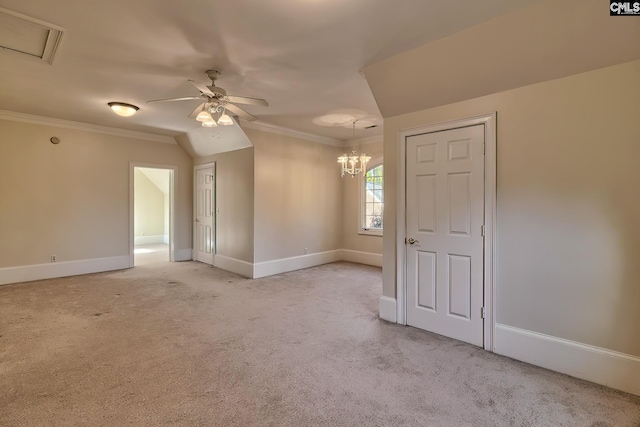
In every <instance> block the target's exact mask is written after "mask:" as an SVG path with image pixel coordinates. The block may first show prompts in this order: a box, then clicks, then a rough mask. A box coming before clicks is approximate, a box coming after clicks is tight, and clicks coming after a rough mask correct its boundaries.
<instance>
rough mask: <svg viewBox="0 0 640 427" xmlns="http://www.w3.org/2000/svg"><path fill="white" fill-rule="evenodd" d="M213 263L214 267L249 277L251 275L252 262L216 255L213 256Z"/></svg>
mask: <svg viewBox="0 0 640 427" xmlns="http://www.w3.org/2000/svg"><path fill="white" fill-rule="evenodd" d="M213 265H214V267H218V268H221V269H223V270H227V271H230V272H232V273H236V274H239V275H241V276H244V277H247V278H249V279H251V278H252V277H253V264H252V263H250V262H247V261H242V260H239V259H235V258H229V257H226V256H223V255H216V256H215V257H214V258H213Z"/></svg>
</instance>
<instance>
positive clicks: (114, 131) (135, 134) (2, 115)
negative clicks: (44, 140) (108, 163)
mask: <svg viewBox="0 0 640 427" xmlns="http://www.w3.org/2000/svg"><path fill="white" fill-rule="evenodd" d="M0 120H10V121H14V122H23V123H30V124H34V125H44V126H56V127H60V128H64V129H73V130H81V131H85V132H93V133H101V134H105V135H112V136H122V137H125V138H133V139H141V140H145V141H153V142H162V143H164V144H177V143H176V140H175V138H174V137H172V136H167V135H158V134H155V133H148V132H140V131H137V130H128V129H120V128H114V127H109V126H102V125H93V124H89V123H82V122H73V121H70V120H63V119H56V118H53V117H44V116H36V115H33V114H25V113H17V112H15V111H7V110H0Z"/></svg>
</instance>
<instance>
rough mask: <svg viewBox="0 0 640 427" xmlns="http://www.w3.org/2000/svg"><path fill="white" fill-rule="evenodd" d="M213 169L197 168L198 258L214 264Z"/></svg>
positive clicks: (196, 221)
mask: <svg viewBox="0 0 640 427" xmlns="http://www.w3.org/2000/svg"><path fill="white" fill-rule="evenodd" d="M214 184H215V183H214V178H213V169H212V168H205V169H196V215H195V216H196V218H195V225H194V226H195V230H196V233H195V234H196V260H197V261H200V262H204V263H207V264H211V265H213V250H214V247H215V245H214V240H213V239H214V235H215V233H214V229H213V225H214V224H213V221H214V194H213V189H214V188H215V187H214Z"/></svg>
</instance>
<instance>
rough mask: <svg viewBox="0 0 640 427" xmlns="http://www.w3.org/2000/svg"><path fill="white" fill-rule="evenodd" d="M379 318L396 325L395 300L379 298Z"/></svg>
mask: <svg viewBox="0 0 640 427" xmlns="http://www.w3.org/2000/svg"><path fill="white" fill-rule="evenodd" d="M379 310H380V318H381V319H382V320H386V321H388V322H392V323H396V319H397V316H396V299H395V298H391V297H385V296H384V295H383V296H381V297H380V302H379Z"/></svg>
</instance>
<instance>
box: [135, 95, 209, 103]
mask: <svg viewBox="0 0 640 427" xmlns="http://www.w3.org/2000/svg"><path fill="white" fill-rule="evenodd" d="M192 99H202V97H201V96H185V97H182V98H166V99H152V100H151V101H147V104H151V103H154V102H173V101H190V100H192Z"/></svg>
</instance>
